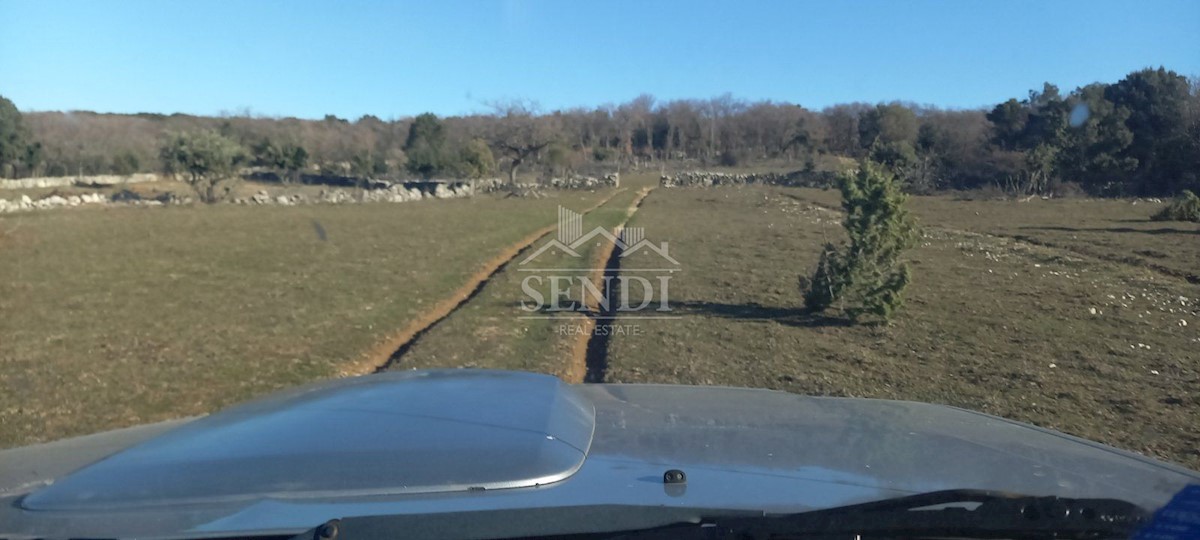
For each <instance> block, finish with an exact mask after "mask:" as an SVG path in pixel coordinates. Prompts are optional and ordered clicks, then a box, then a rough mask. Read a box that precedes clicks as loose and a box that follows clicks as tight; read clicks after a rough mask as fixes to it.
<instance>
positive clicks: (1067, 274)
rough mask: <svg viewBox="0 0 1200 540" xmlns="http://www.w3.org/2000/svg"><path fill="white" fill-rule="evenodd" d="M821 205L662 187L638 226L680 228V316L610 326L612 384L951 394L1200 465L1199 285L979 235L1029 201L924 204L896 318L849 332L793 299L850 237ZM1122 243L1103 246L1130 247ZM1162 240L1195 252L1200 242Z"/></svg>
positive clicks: (958, 401)
mask: <svg viewBox="0 0 1200 540" xmlns="http://www.w3.org/2000/svg"><path fill="white" fill-rule="evenodd" d="M812 201H816V202H820V203H821V204H822V205H829V204H836V202H837V195H836V193H834V192H822V191H818V190H802V189H786V188H761V187H748V188H716V189H707V190H686V189H685V190H659V191H657V192H656V193H654V194H653V195H651V196H650V197H649V198H648V199H647V200H646V202H645V204H643V206H642V209H641V210H640V211H639V212H638V214H637V215H636V216H635V217H634V220H633V223H631V225H637V226H643V227H645V228H646V230H647V231H648V233H647V234H649V231H653V233H654V235H655V237H656V238H657V237H661V238H665V239H668V240H670V242H671V251H672V254H673V255H674V256H676V257H677V258H679V259H680V262H681V263H682V265H683V271H682V272H680V274H679V275H678V276H677V277H676V278H675V279H674V280H673V283H672V285H671V287H672V288H671V300H672V305H673V307H677V308H678V312H679V314H680V315H683V318H681V319H678V320H672V321H658V322H655V323H654V324H651V322H653V321H650V322H643V323H642V326H644V327H645V328H646V335H643V336H638V337H620V336H618V337H616V338H614V339H613V342H612V344H611V348H610V357H609V362H610V364H609V377H608V380H609V381H613V382H671V383H685V384H727V385H737V386H751V387H767V388H777V389H783V390H787V391H792V392H797V393H802V394H814V395H836V396H859V397H876V398H892V399H908V400H917V401H928V402H935V403H945V404H950V405H956V406H961V407H966V408H970V409H975V410H980V411H984V412H989V413H992V414H997V415H1000V416H1004V417H1008V418H1013V419H1017V420H1022V421H1027V422H1031V423H1034V424H1038V425H1042V426H1046V427H1050V428H1053V429H1058V430H1061V431H1064V432H1067V433H1072V434H1075V435H1079V436H1083V437H1086V438H1089V439H1094V440H1098V441H1101V442H1105V443H1108V444H1113V445H1116V446H1119V447H1123V448H1127V449H1130V450H1134V451H1139V452H1143V453H1147V454H1150V455H1154V456H1157V457H1160V458H1165V459H1168V460H1171V461H1175V462H1178V463H1182V464H1184V465H1187V466H1190V467H1192V468H1200V453H1198V451H1197V448H1200V433H1197V431H1196V429H1195V424H1196V418H1197V417H1198V416H1200V332H1198V328H1200V304H1198V300H1197V299H1198V298H1200V287H1197V286H1195V285H1191V284H1189V283H1187V282H1186V281H1184V280H1181V279H1177V278H1172V277H1167V276H1164V275H1163V274H1161V273H1160V272H1157V271H1154V270H1148V269H1145V268H1143V267H1140V266H1136V265H1130V264H1124V263H1118V262H1111V261H1107V260H1102V259H1098V258H1094V257H1087V256H1082V255H1079V254H1077V253H1075V252H1074V251H1069V250H1066V249H1060V248H1053V247H1047V246H1041V245H1035V244H1032V243H1028V242H1021V241H1016V240H1012V239H1008V238H1003V237H996V236H990V235H985V234H979V233H976V232H972V230H971V229H975V228H979V229H984V230H988V229H989V228H991V227H995V226H996V224H997V222H999V221H1001V220H1004V219H1011V221H1012V222H1013V225H1011V226H1012V227H1028V226H1037V224H1038V223H1039V222H1038V220H1037V219H1031V216H1030V214H1029V213H1028V210H1026V211H1025V213H1020V214H1015V215H1014V213H1015V212H1017V211H1018V210H1025V209H1026V208H1028V207H1026V206H1016V204H1017V203H1011V204H1010V203H994V204H993V203H971V204H970V205H963V203H960V202H956V201H950V200H947V199H936V198H931V199H917V200H915V201H914V202H913V207H914V209H916V211H917V214H918V216H919V217H921V218H922V220H923V221H924V222H925V224H926V226H927V229H926V237H925V238H924V240H923V242H922V244H921V245H920V246H919V247H918V248H916V249H915V250H914V251H913V252H912V254H911V259H912V264H913V268H914V275H915V281H914V283H913V286H912V287H911V289H910V291H909V299H910V300H909V303H908V305H907V306H906V307H905V308H904V310H903V311H902V312H901V313H900V315H899V318H898V320H897V321H896V323H895V324H894V325H892V326H890V327H883V328H879V327H855V326H847V325H846V324H845V322H844V321H843V320H841V319H839V318H837V317H836V314H834V316H831V317H817V316H811V315H806V314H804V313H803V312H801V311H800V310H799V309H798V308H799V307H800V306H801V304H802V302H801V299H800V295H799V291H798V290H797V285H796V279H797V277H798V276H799V275H801V274H803V273H806V272H808V271H809V270H810V269H811V267H812V265H813V264H815V262H816V257H817V255H818V253H819V246H820V244H821V243H822V242H823V241H825V240H826V239H827V238H828V239H837V238H839V237H840V234H841V233H840V227H839V225H838V220H839V219H840V216H839V215H838V214H836V213H835V212H831V211H829V210H828V209H826V208H825V207H824V206H817V205H814V204H812ZM1038 203H1041V204H1043V205H1045V206H1047V207H1048V208H1045V209H1043V210H1042V211H1043V212H1044V214H1041V216H1042V217H1044V218H1045V219H1047V220H1049V219H1051V216H1054V219H1063V218H1059V217H1058V216H1060V215H1062V214H1068V213H1070V212H1073V211H1075V210H1074V209H1075V208H1076V207H1078V206H1080V205H1083V206H1082V207H1083V208H1088V209H1089V210H1090V208H1091V207H1089V206H1086V205H1089V204H1091V205H1095V206H1096V207H1098V208H1107V209H1109V210H1111V211H1112V213H1110V214H1108V219H1137V218H1139V217H1141V215H1142V213H1144V212H1146V211H1149V210H1152V209H1150V208H1146V209H1143V208H1141V207H1140V205H1139V206H1137V207H1135V206H1130V205H1129V204H1128V203H1119V202H1086V203H1085V202H1083V201H1078V202H1077V201H1038ZM1056 205H1057V206H1058V207H1057V209H1056V208H1054V206H1056ZM964 207H965V208H966V210H964ZM1118 210H1123V213H1120V212H1117V211H1118ZM976 211H978V212H979V213H980V216H978V217H982V216H984V215H989V216H990V217H989V218H988V219H976V218H977V216H976V215H975V212H976ZM1005 216H1008V217H1007V218H1006V217H1005ZM1017 223H1020V224H1022V225H1017ZM1122 234H1124V233H1120V232H1112V231H1110V232H1108V233H1107V238H1109V239H1112V238H1113V237H1117V238H1122ZM1131 236H1133V237H1140V236H1145V235H1142V234H1140V233H1132V234H1131ZM1149 236H1153V235H1149ZM1112 242H1113V243H1112V244H1109V245H1107V247H1106V248H1105V249H1111V250H1114V251H1117V250H1119V249H1120V248H1119V247H1117V246H1120V245H1121V244H1120V243H1119V242H1120V240H1113V241H1112ZM1157 249H1161V250H1163V251H1164V252H1167V253H1168V256H1167V257H1166V258H1167V260H1188V259H1189V258H1194V257H1196V256H1197V252H1200V243H1191V244H1187V243H1180V242H1176V243H1174V244H1162V245H1161V246H1159V247H1157ZM1181 297H1183V298H1182V299H1181ZM1093 309H1094V310H1095V314H1093V313H1092V310H1093ZM1180 320H1186V321H1187V322H1188V326H1181V323H1180Z"/></svg>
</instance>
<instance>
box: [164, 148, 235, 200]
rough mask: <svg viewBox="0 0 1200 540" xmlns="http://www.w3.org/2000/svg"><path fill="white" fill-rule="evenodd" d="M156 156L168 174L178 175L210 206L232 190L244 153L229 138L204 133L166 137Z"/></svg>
mask: <svg viewBox="0 0 1200 540" xmlns="http://www.w3.org/2000/svg"><path fill="white" fill-rule="evenodd" d="M159 156H160V157H161V158H162V160H163V166H164V167H165V168H166V171H167V172H168V173H171V174H179V175H182V176H183V177H184V180H185V181H186V182H187V183H188V185H190V186H192V189H194V190H196V195H197V196H198V197H199V198H200V200H201V201H203V202H206V203H214V202H217V201H220V200H222V199H224V198H225V197H227V196H228V195H229V193H230V191H232V190H233V183H234V182H236V181H237V180H238V178H237V174H236V172H237V166H238V164H239V163H241V162H242V161H243V159H244V158H245V151H244V150H243V149H242V146H241V145H239V144H238V143H237V142H235V141H233V140H232V139H229V138H227V137H225V136H223V135H221V134H220V133H217V132H216V131H212V130H205V131H196V132H191V133H175V134H172V135H170V136H169V137H168V138H167V143H166V144H164V145H163V147H162V149H161V150H160V151H159Z"/></svg>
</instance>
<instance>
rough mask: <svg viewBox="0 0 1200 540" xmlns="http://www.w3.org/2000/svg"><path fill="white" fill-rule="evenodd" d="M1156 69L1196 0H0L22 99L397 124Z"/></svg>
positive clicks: (1185, 62) (974, 102)
mask: <svg viewBox="0 0 1200 540" xmlns="http://www.w3.org/2000/svg"><path fill="white" fill-rule="evenodd" d="M1159 65H1163V66H1166V67H1167V68H1170V69H1174V70H1176V71H1178V72H1181V73H1183V74H1185V75H1200V2H1197V1H1190V0H1183V1H1174V2H1159V1H1131V2H1110V1H1103V0H1089V1H1086V2H1053V1H1046V2H1042V1H1036V2H1035V1H1028V2H1024V1H1017V2H1012V1H1005V2H983V1H950V0H944V1H928V2H913V3H908V2H898V1H896V2H893V1H853V2H834V1H828V2H819V3H818V2H801V1H778V2H757V1H732V0H731V1H724V2H710V1H703V0H688V1H671V2H667V1H651V0H635V1H623V0H599V1H591V2H579V1H568V0H546V1H533V0H528V1H526V0H506V1H494V2H493V1H486V0H472V1H455V0H427V1H415V2H399V1H397V2H382V1H338V2H332V1H307V0H291V1H265V0H259V1H250V0H247V1H240V2H219V1H189V2H184V1H172V0H155V1H144V2H143V1H138V2H107V1H98V0H97V1H56V0H33V1H14V0H0V95H4V96H6V97H8V98H9V99H12V100H13V101H14V102H15V103H16V104H17V106H18V107H19V108H21V109H22V110H66V109H83V110H96V111H103V112H139V111H149V112H162V113H171V112H185V113H192V114H217V113H220V112H222V111H239V110H242V109H246V108H249V109H250V110H252V111H253V112H254V113H256V114H264V115H270V116H299V117H305V118H319V117H322V116H324V115H325V114H327V113H328V114H336V115H338V116H341V117H345V118H351V119H354V118H357V117H359V116H361V115H363V114H374V115H376V116H379V117H381V118H385V119H387V118H394V117H401V116H408V115H413V114H417V113H420V112H423V111H433V112H436V113H438V114H442V115H446V114H460V113H467V112H473V111H483V110H486V107H485V106H484V103H486V102H489V101H494V100H500V99H510V98H526V99H533V100H535V101H537V102H539V103H540V104H541V105H542V107H543V108H546V109H554V108H560V107H570V106H577V105H583V106H595V105H599V104H602V103H614V102H622V101H626V100H628V99H630V98H632V97H634V96H637V95H638V94H641V93H650V94H653V95H654V96H655V97H657V98H659V99H660V100H665V99H671V98H682V97H696V98H707V97H712V96H716V95H719V94H722V93H725V92H731V93H732V94H733V95H734V96H736V97H739V98H744V99H751V100H757V99H772V100H776V101H786V102H793V103H799V104H801V105H805V106H807V107H810V108H820V107H823V106H826V105H830V104H834V103H840V102H849V101H867V102H877V101H886V100H893V99H900V100H905V101H915V102H918V103H928V104H935V105H940V106H946V107H978V106H983V105H988V104H992V103H996V102H999V101H1002V100H1004V99H1007V98H1008V97H1023V96H1024V95H1025V94H1026V92H1027V91H1028V90H1029V89H1031V88H1040V85H1041V83H1042V82H1043V81H1050V82H1054V83H1056V84H1058V85H1059V86H1060V87H1062V88H1064V89H1072V88H1075V87H1077V86H1080V85H1083V84H1087V83H1089V82H1095V81H1105V82H1112V81H1116V80H1118V79H1120V78H1121V77H1122V76H1123V75H1124V74H1126V73H1128V72H1129V71H1132V70H1135V69H1139V68H1141V67H1146V66H1155V67H1157V66H1159Z"/></svg>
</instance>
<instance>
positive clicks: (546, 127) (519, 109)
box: [488, 100, 560, 185]
mask: <svg viewBox="0 0 1200 540" xmlns="http://www.w3.org/2000/svg"><path fill="white" fill-rule="evenodd" d="M492 108H493V109H494V110H495V112H496V122H495V123H494V124H493V126H492V129H491V133H490V135H489V136H488V139H489V140H490V141H491V144H492V146H493V147H494V148H496V149H497V150H499V151H500V153H501V154H502V155H503V156H504V157H505V158H507V159H508V182H509V184H511V185H516V183H517V169H518V167H520V166H521V164H522V163H524V162H525V161H526V160H528V159H529V158H530V157H532V156H535V155H537V153H538V152H541V151H542V149H544V148H546V147H547V146H550V143H553V142H554V141H556V140H558V139H559V136H560V130H559V124H560V122H559V118H558V117H557V116H555V115H541V116H539V115H538V114H537V112H538V111H537V104H535V103H533V102H529V101H524V100H512V101H508V102H504V103H496V104H493V105H492Z"/></svg>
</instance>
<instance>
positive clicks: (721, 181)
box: [658, 171, 837, 188]
mask: <svg viewBox="0 0 1200 540" xmlns="http://www.w3.org/2000/svg"><path fill="white" fill-rule="evenodd" d="M836 180H837V177H836V175H835V174H833V173H830V172H805V171H794V172H790V173H775V172H770V173H747V174H739V173H723V172H712V171H689V172H682V173H679V174H675V175H663V176H661V177H660V178H659V180H658V185H659V186H661V187H665V188H673V187H712V186H740V185H752V184H763V185H772V186H793V187H817V188H826V187H832V186H833V185H835V183H836Z"/></svg>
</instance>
